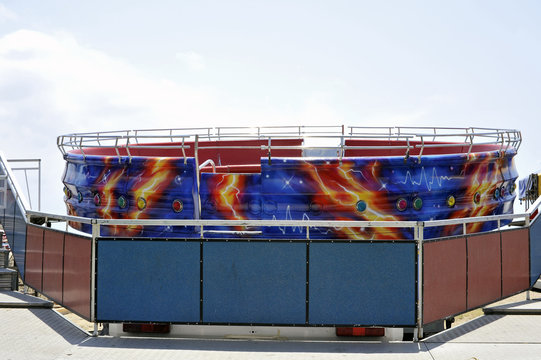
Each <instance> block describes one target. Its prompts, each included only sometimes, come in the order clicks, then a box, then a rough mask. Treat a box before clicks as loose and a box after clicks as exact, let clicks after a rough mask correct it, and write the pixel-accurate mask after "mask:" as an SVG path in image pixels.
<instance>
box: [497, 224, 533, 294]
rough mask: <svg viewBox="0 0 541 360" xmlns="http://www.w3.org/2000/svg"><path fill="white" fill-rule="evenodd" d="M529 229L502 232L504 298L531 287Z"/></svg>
mask: <svg viewBox="0 0 541 360" xmlns="http://www.w3.org/2000/svg"><path fill="white" fill-rule="evenodd" d="M529 256H530V252H529V235H528V229H516V230H510V231H502V284H503V289H502V290H503V293H502V295H503V296H509V295H513V294H515V293H517V292H520V291H523V290H526V289H528V288H529V287H530V281H529V280H530V269H529Z"/></svg>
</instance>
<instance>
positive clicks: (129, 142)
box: [57, 125, 522, 160]
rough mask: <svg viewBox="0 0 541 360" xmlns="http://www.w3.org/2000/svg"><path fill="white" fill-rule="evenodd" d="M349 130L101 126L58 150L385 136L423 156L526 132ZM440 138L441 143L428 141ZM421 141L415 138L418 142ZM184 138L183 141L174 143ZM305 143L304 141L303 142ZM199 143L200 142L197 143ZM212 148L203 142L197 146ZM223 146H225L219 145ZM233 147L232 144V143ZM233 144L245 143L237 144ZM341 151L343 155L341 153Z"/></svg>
mask: <svg viewBox="0 0 541 360" xmlns="http://www.w3.org/2000/svg"><path fill="white" fill-rule="evenodd" d="M348 129H349V131H347V132H346V131H345V127H344V126H343V125H341V126H265V127H215V128H176V129H146V130H121V131H100V132H93V133H92V132H86V133H73V134H65V135H60V136H58V138H57V146H58V148H59V150H60V152H61V153H62V154H63V155H64V156H66V155H67V153H68V152H70V151H73V150H78V151H80V152H81V154H83V157H86V154H85V151H84V150H85V149H90V148H111V149H114V151H115V152H116V154H117V156H118V157H119V160H120V157H121V152H120V150H121V149H122V150H123V149H125V150H126V151H127V153H128V157H129V158H130V160H131V154H130V148H133V147H137V148H139V149H141V148H152V149H171V147H172V146H174V147H176V148H178V149H179V155H180V154H181V156H182V157H186V152H185V149H188V148H189V145H185V144H186V143H187V142H194V143H195V142H197V141H198V139H199V140H209V141H212V140H224V139H225V140H251V139H254V140H270V139H277V138H299V137H302V138H304V139H308V138H312V139H316V140H318V141H320V142H323V141H326V140H332V139H334V140H336V141H335V143H334V144H333V146H331V147H332V148H334V149H336V150H337V153H338V154H341V155H342V156H343V154H344V151H345V149H347V148H349V149H370V148H378V149H393V148H394V149H396V148H397V146H396V145H392V144H389V145H380V146H377V147H370V146H364V147H352V146H347V145H346V144H345V141H344V140H346V139H351V140H354V139H356V140H386V141H404V142H405V143H406V145H403V146H401V148H403V149H405V151H404V156H405V157H406V158H407V157H408V156H409V153H410V150H411V149H412V148H418V149H420V150H419V155H418V156H419V159H420V158H421V157H422V155H423V152H424V150H425V149H427V148H430V147H442V148H443V147H458V146H464V147H467V149H468V151H463V153H465V154H470V153H471V151H472V149H473V147H474V146H475V145H494V146H497V147H498V148H499V150H500V151H507V150H509V149H514V150H518V148H519V147H520V145H521V143H522V134H521V132H520V131H518V130H513V129H492V128H473V127H469V128H452V127H441V128H438V127H358V126H349V127H348ZM427 139H430V141H429V142H437V141H440V143H437V144H430V143H427ZM416 142H417V143H416ZM177 143H181V145H176V144H177ZM303 146H304V145H303ZM196 147H198V146H196ZM204 147H208V148H210V147H212V145H210V146H209V145H208V144H207V145H206V146H205V145H203V144H202V145H201V146H199V147H198V148H204ZM218 147H220V148H224V146H219V145H218ZM228 147H229V148H231V147H232V146H231V145H228ZM271 147H272V148H278V147H274V146H271V145H269V146H267V147H263V146H262V147H261V150H269V151H270V148H271ZM235 148H246V146H243V145H239V146H236V147H235ZM280 148H281V149H286V148H287V149H294V148H295V149H305V148H304V147H302V146H301V147H299V146H294V147H283V146H282V147H280ZM308 148H321V149H323V148H330V146H329V145H328V144H325V145H321V146H310V147H306V149H308ZM342 156H340V157H342Z"/></svg>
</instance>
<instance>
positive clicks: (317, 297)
mask: <svg viewBox="0 0 541 360" xmlns="http://www.w3.org/2000/svg"><path fill="white" fill-rule="evenodd" d="M415 257H416V251H415V244H414V243H411V242H408V243H406V242H395V243H389V242H374V243H368V242H357V243H355V242H354V243H318V242H313V243H311V244H310V295H309V299H310V310H309V314H310V323H311V324H344V325H345V324H350V325H354V324H357V325H404V326H407V325H415V276H416V270H415V269H416V262H415Z"/></svg>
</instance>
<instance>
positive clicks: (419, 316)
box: [414, 221, 424, 341]
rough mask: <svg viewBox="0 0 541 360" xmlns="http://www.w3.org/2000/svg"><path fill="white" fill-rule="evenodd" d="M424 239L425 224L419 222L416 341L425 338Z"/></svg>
mask: <svg viewBox="0 0 541 360" xmlns="http://www.w3.org/2000/svg"><path fill="white" fill-rule="evenodd" d="M423 237H424V222H422V221H419V222H417V225H416V226H415V243H416V245H417V327H416V328H415V331H414V340H415V341H419V339H422V338H423Z"/></svg>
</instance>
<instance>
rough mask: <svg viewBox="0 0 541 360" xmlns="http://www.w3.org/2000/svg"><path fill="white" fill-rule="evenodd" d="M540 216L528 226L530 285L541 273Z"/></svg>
mask: <svg viewBox="0 0 541 360" xmlns="http://www.w3.org/2000/svg"><path fill="white" fill-rule="evenodd" d="M539 219H540V217H537V219H536V220H535V221H534V222H533V223H532V225H531V226H530V286H533V284H534V283H535V282H536V281H537V279H538V278H539V276H540V275H541V220H539Z"/></svg>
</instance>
